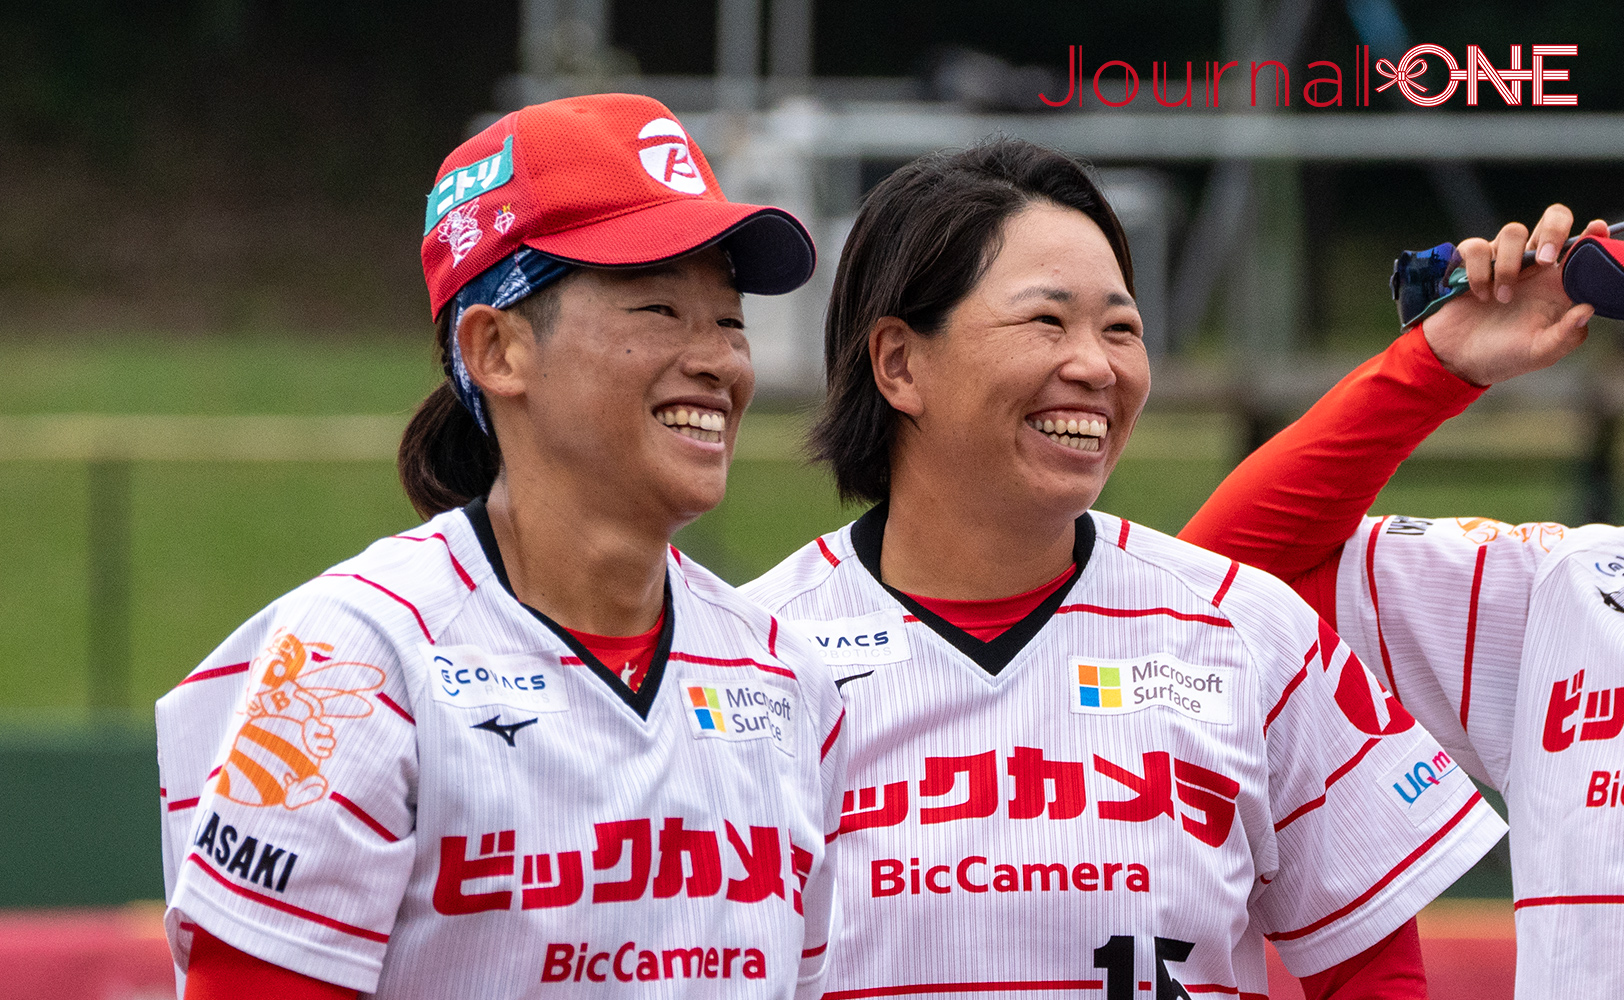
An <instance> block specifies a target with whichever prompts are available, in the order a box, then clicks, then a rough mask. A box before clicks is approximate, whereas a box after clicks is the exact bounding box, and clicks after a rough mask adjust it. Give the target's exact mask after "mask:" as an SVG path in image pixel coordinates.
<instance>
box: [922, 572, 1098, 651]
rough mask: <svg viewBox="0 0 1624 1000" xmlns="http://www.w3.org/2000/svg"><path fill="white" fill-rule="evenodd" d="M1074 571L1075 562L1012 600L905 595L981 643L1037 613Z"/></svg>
mask: <svg viewBox="0 0 1624 1000" xmlns="http://www.w3.org/2000/svg"><path fill="white" fill-rule="evenodd" d="M1076 568H1077V566H1076V564H1075V563H1074V564H1072V565H1069V566H1067V567H1066V568H1065V570H1064V571H1062V572H1061V574H1060V575H1059V576H1057V577H1055V578H1054V579H1053V580H1050V581H1049V582H1048V583H1045V584H1043V585H1042V586H1040V587H1035V588H1033V589H1031V590H1028V591H1027V592H1026V593H1024V594H1016V595H1015V596H1014V597H996V598H993V599H992V600H990V601H950V600H948V599H947V598H944V597H921V596H919V595H918V594H908V596H909V597H911V598H913V599H914V600H915V601H918V602H919V604H920V606H921V607H923V608H924V609H925V610H927V611H929V612H931V613H932V614H934V615H936V616H938V617H940V618H941V619H942V620H944V621H946V622H947V623H948V624H949V625H952V626H953V627H954V628H958V629H963V630H964V631H966V632H968V633H970V634H971V635H973V636H975V637H976V638H977V639H980V640H981V641H982V642H991V641H993V640H994V639H996V638H998V637H999V636H1000V635H1003V634H1004V633H1005V632H1007V631H1009V629H1010V628H1012V627H1013V626H1015V625H1016V624H1018V623H1019V622H1020V621H1021V619H1023V618H1025V617H1026V616H1027V615H1029V614H1031V613H1032V612H1033V611H1035V610H1037V607H1038V605H1040V604H1042V603H1043V602H1044V601H1046V600H1048V599H1049V596H1050V595H1051V594H1053V593H1054V592H1055V591H1057V590H1059V589H1060V588H1061V586H1062V585H1064V584H1065V582H1066V581H1067V580H1068V579H1070V577H1071V574H1072V571H1073V570H1075V569H1076Z"/></svg>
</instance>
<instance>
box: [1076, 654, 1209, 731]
mask: <svg viewBox="0 0 1624 1000" xmlns="http://www.w3.org/2000/svg"><path fill="white" fill-rule="evenodd" d="M1071 667H1072V670H1073V671H1074V672H1075V674H1076V677H1077V682H1076V687H1075V688H1072V689H1071V691H1072V693H1071V695H1070V701H1071V710H1072V711H1073V712H1076V713H1077V714H1079V715H1125V714H1127V713H1129V712H1138V711H1142V710H1144V709H1147V708H1157V707H1160V708H1170V709H1172V710H1173V711H1175V712H1178V713H1180V714H1182V715H1187V716H1189V717H1190V718H1192V719H1199V720H1200V721H1202V722H1211V723H1216V724H1218V725H1226V726H1227V725H1228V724H1229V723H1230V721H1231V718H1232V714H1233V713H1232V708H1233V697H1234V696H1233V688H1234V674H1235V670H1234V668H1233V667H1198V666H1192V665H1190V664H1188V663H1185V662H1184V661H1183V660H1180V659H1179V658H1178V657H1175V656H1169V655H1167V654H1165V653H1156V654H1154V655H1151V656H1145V657H1136V658H1134V659H1128V660H1101V659H1096V658H1093V657H1080V656H1075V657H1072V659H1071Z"/></svg>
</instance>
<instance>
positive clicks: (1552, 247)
mask: <svg viewBox="0 0 1624 1000" xmlns="http://www.w3.org/2000/svg"><path fill="white" fill-rule="evenodd" d="M1536 259H1537V260H1538V261H1539V262H1540V263H1541V264H1554V263H1555V262H1556V244H1555V243H1547V244H1545V245H1544V246H1542V247H1540V248H1539V254H1538V255H1537V256H1536Z"/></svg>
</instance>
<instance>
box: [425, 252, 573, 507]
mask: <svg viewBox="0 0 1624 1000" xmlns="http://www.w3.org/2000/svg"><path fill="white" fill-rule="evenodd" d="M565 280H567V279H565ZM563 283H564V281H563V280H560V281H555V282H553V283H552V284H550V285H548V286H547V287H545V288H543V289H541V290H540V291H538V292H536V293H535V294H533V295H530V296H529V297H527V298H524V299H522V300H520V301H519V302H518V303H516V304H515V305H514V306H513V307H512V309H513V310H514V311H515V312H517V313H519V314H520V315H521V316H523V317H524V318H525V319H527V320H529V322H530V327H531V329H532V330H534V331H535V335H536V337H538V338H541V337H545V336H547V335H549V334H550V333H552V329H553V324H554V323H556V322H557V320H558V292H559V287H560V286H561V285H562V284H563ZM452 312H453V310H452V308H451V306H450V305H447V306H446V307H445V308H444V309H441V310H440V318H439V321H438V323H437V324H436V330H435V343H436V346H437V348H438V350H439V361H440V368H441V369H442V370H443V371H444V372H445V373H446V378H445V380H444V381H442V382H441V383H440V384H439V385H438V386H436V387H435V389H434V391H433V392H431V393H429V395H428V398H427V399H425V400H423V402H422V403H420V404H418V407H417V412H416V413H414V414H412V419H411V421H410V422H409V423H408V424H407V425H406V432H405V433H404V434H402V435H401V438H400V452H399V453H398V454H397V455H396V458H395V467H396V469H397V470H398V471H399V473H400V484H401V486H402V487H404V488H405V490H406V499H408V500H410V501H411V504H412V508H413V509H414V510H416V511H417V513H418V516H420V517H422V518H423V519H424V520H425V521H426V520H428V519H429V518H431V517H434V516H435V515H436V514H441V513H444V512H445V511H448V510H454V509H456V508H458V507H463V506H466V505H467V504H468V503H469V501H471V500H473V499H475V498H476V497H482V496H485V495H486V494H487V493H489V492H490V491H491V486H492V484H494V483H495V482H496V476H497V474H498V473H499V472H501V471H502V447H501V444H500V443H499V442H498V441H497V440H496V429H495V428H494V427H492V428H491V433H490V434H489V435H487V434H486V433H485V432H484V431H481V430H480V429H479V424H478V422H476V421H475V420H474V415H473V414H472V413H469V412H468V410H467V409H466V408H465V407H464V406H463V405H462V403H461V402H459V401H458V400H457V395H456V393H455V392H453V391H452V389H451V337H452V335H453V333H454V331H453V330H452V329H451V314H452ZM487 419H489V414H488V413H487Z"/></svg>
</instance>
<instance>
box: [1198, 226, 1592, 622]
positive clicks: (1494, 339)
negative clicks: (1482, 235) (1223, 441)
mask: <svg viewBox="0 0 1624 1000" xmlns="http://www.w3.org/2000/svg"><path fill="white" fill-rule="evenodd" d="M1572 224H1573V215H1572V213H1571V212H1569V211H1568V209H1567V208H1565V207H1564V206H1561V205H1552V206H1551V207H1550V208H1548V209H1546V211H1545V214H1544V216H1543V217H1542V218H1541V219H1540V222H1539V224H1538V225H1537V226H1536V227H1535V230H1534V232H1533V234H1532V235H1530V234H1529V232H1528V230H1527V229H1526V228H1525V227H1524V226H1522V225H1520V224H1518V223H1511V224H1509V225H1507V226H1506V227H1505V228H1504V229H1502V230H1501V231H1500V234H1499V236H1498V237H1496V239H1495V241H1494V242H1493V243H1492V244H1491V243H1489V242H1488V241H1486V240H1481V239H1469V240H1466V241H1465V242H1463V243H1462V244H1461V245H1460V247H1459V250H1460V253H1461V256H1462V258H1463V260H1464V262H1465V265H1466V270H1467V275H1468V277H1469V278H1470V282H1471V290H1472V294H1471V295H1466V296H1462V297H1460V298H1458V299H1456V300H1454V301H1452V302H1450V303H1448V304H1447V305H1445V306H1444V307H1443V308H1442V309H1441V310H1439V311H1438V313H1437V314H1436V315H1435V316H1433V317H1432V318H1431V319H1429V320H1427V321H1426V323H1424V324H1422V325H1421V326H1418V327H1416V328H1415V329H1413V330H1411V331H1410V332H1409V333H1407V334H1405V335H1404V336H1402V337H1400V338H1399V339H1398V340H1397V341H1395V342H1394V343H1393V345H1392V346H1391V347H1389V348H1388V349H1387V350H1386V351H1384V352H1383V353H1381V354H1380V355H1377V356H1376V357H1375V358H1372V359H1371V360H1369V361H1367V362H1365V363H1364V364H1363V365H1360V366H1359V367H1358V368H1356V369H1354V371H1353V372H1352V373H1351V374H1349V375H1348V376H1347V378H1345V379H1343V380H1342V381H1341V382H1339V383H1338V384H1337V385H1336V387H1335V388H1334V389H1332V390H1331V391H1330V392H1329V393H1327V394H1326V395H1325V397H1324V398H1322V399H1321V400H1320V401H1319V402H1318V403H1316V404H1315V405H1314V406H1313V407H1312V408H1311V409H1310V410H1309V411H1308V413H1306V414H1304V416H1303V417H1302V419H1300V420H1298V421H1297V422H1295V423H1293V424H1292V425H1291V426H1290V427H1288V428H1286V429H1285V430H1284V431H1282V432H1280V433H1279V434H1278V435H1276V436H1275V437H1274V438H1273V439H1271V440H1270V441H1269V442H1268V443H1266V444H1265V445H1263V447H1261V448H1259V449H1258V450H1257V451H1256V452H1254V453H1253V454H1252V455H1251V456H1249V457H1248V458H1247V459H1246V460H1245V461H1244V462H1242V463H1241V464H1240V466H1239V467H1237V468H1236V469H1235V471H1234V472H1232V473H1230V475H1229V477H1228V478H1227V479H1225V480H1224V482H1223V484H1222V485H1220V486H1219V487H1218V489H1217V491H1216V492H1214V493H1213V495H1212V496H1211V497H1210V498H1209V499H1208V500H1207V502H1206V504H1204V505H1203V506H1202V508H1201V510H1199V511H1198V512H1197V513H1196V515H1195V517H1193V518H1192V519H1191V520H1190V523H1189V524H1187V525H1185V527H1184V530H1183V531H1182V532H1180V537H1181V538H1184V539H1185V540H1187V541H1191V542H1194V543H1195V544H1197V545H1200V546H1202V547H1204V548H1208V549H1212V550H1213V551H1215V552H1220V553H1223V554H1225V555H1228V556H1230V557H1231V558H1234V559H1238V560H1240V561H1241V562H1245V563H1248V564H1249V565H1252V566H1256V567H1258V568H1260V569H1264V570H1267V571H1269V572H1271V573H1273V574H1275V575H1276V576H1279V577H1281V578H1283V579H1285V580H1287V581H1288V582H1292V583H1293V584H1294V586H1296V587H1297V589H1298V590H1299V592H1300V593H1302V594H1303V596H1304V597H1305V598H1306V599H1307V600H1308V601H1309V603H1311V604H1313V605H1314V606H1315V608H1316V610H1319V611H1320V612H1321V614H1322V615H1325V616H1326V617H1327V618H1331V617H1334V616H1333V615H1332V614H1331V612H1333V611H1334V580H1333V579H1332V576H1333V574H1334V567H1335V558H1336V556H1337V555H1338V554H1339V552H1340V551H1341V547H1342V544H1343V542H1345V541H1346V540H1347V538H1348V537H1349V536H1350V535H1352V534H1353V532H1354V529H1355V528H1357V527H1358V525H1359V519H1360V518H1361V517H1362V516H1363V515H1364V514H1365V512H1366V511H1367V510H1369V508H1370V504H1371V502H1372V501H1373V500H1375V498H1376V494H1377V493H1379V492H1380V491H1381V489H1382V487H1383V486H1385V485H1387V481H1388V479H1389V478H1391V476H1392V474H1393V472H1394V470H1395V469H1397V468H1398V465H1399V463H1400V462H1402V461H1403V460H1404V459H1405V458H1407V457H1408V456H1409V454H1410V452H1411V451H1413V450H1414V449H1415V446H1416V445H1418V444H1420V443H1421V441H1423V440H1425V438H1426V436H1427V435H1428V434H1430V433H1432V431H1433V430H1435V429H1436V428H1437V427H1438V426H1439V425H1440V424H1442V423H1443V422H1444V421H1445V420H1447V419H1449V418H1450V417H1452V416H1454V415H1456V414H1458V413H1460V412H1461V411H1462V410H1464V409H1465V408H1466V407H1467V406H1468V405H1470V404H1471V402H1472V401H1473V400H1475V399H1476V398H1477V397H1478V396H1479V395H1481V394H1482V392H1483V390H1484V389H1485V388H1486V387H1487V386H1489V385H1491V384H1493V383H1495V382H1500V381H1504V380H1505V379H1508V378H1512V377H1514V376H1516V375H1520V374H1523V373H1525V372H1530V371H1535V370H1538V369H1540V368H1545V367H1547V366H1549V365H1551V364H1554V363H1555V362H1556V361H1558V360H1560V359H1561V358H1562V357H1564V356H1565V355H1567V354H1568V352H1570V351H1572V350H1573V349H1574V348H1575V347H1577V346H1578V345H1579V344H1581V343H1583V341H1584V338H1585V336H1586V333H1587V329H1586V326H1585V324H1586V323H1587V322H1588V321H1589V319H1590V316H1591V315H1592V313H1593V312H1594V309H1593V308H1592V307H1590V306H1588V305H1577V306H1576V305H1573V303H1571V302H1570V301H1569V300H1568V298H1567V295H1566V294H1565V293H1564V292H1563V290H1562V282H1561V274H1560V269H1559V268H1557V267H1554V266H1552V265H1553V264H1554V263H1555V262H1556V259H1557V256H1558V248H1559V247H1560V246H1561V243H1562V240H1563V238H1564V237H1566V236H1567V234H1568V231H1569V230H1570V229H1571V227H1572ZM1585 232H1586V234H1590V235H1605V232H1606V225H1605V223H1601V222H1592V223H1590V225H1589V226H1588V227H1587V228H1586V230H1585ZM1525 249H1532V250H1537V253H1538V257H1537V261H1536V263H1535V264H1534V266H1533V267H1532V268H1531V269H1530V270H1528V271H1522V270H1521V256H1522V253H1523V251H1524V250H1525Z"/></svg>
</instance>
